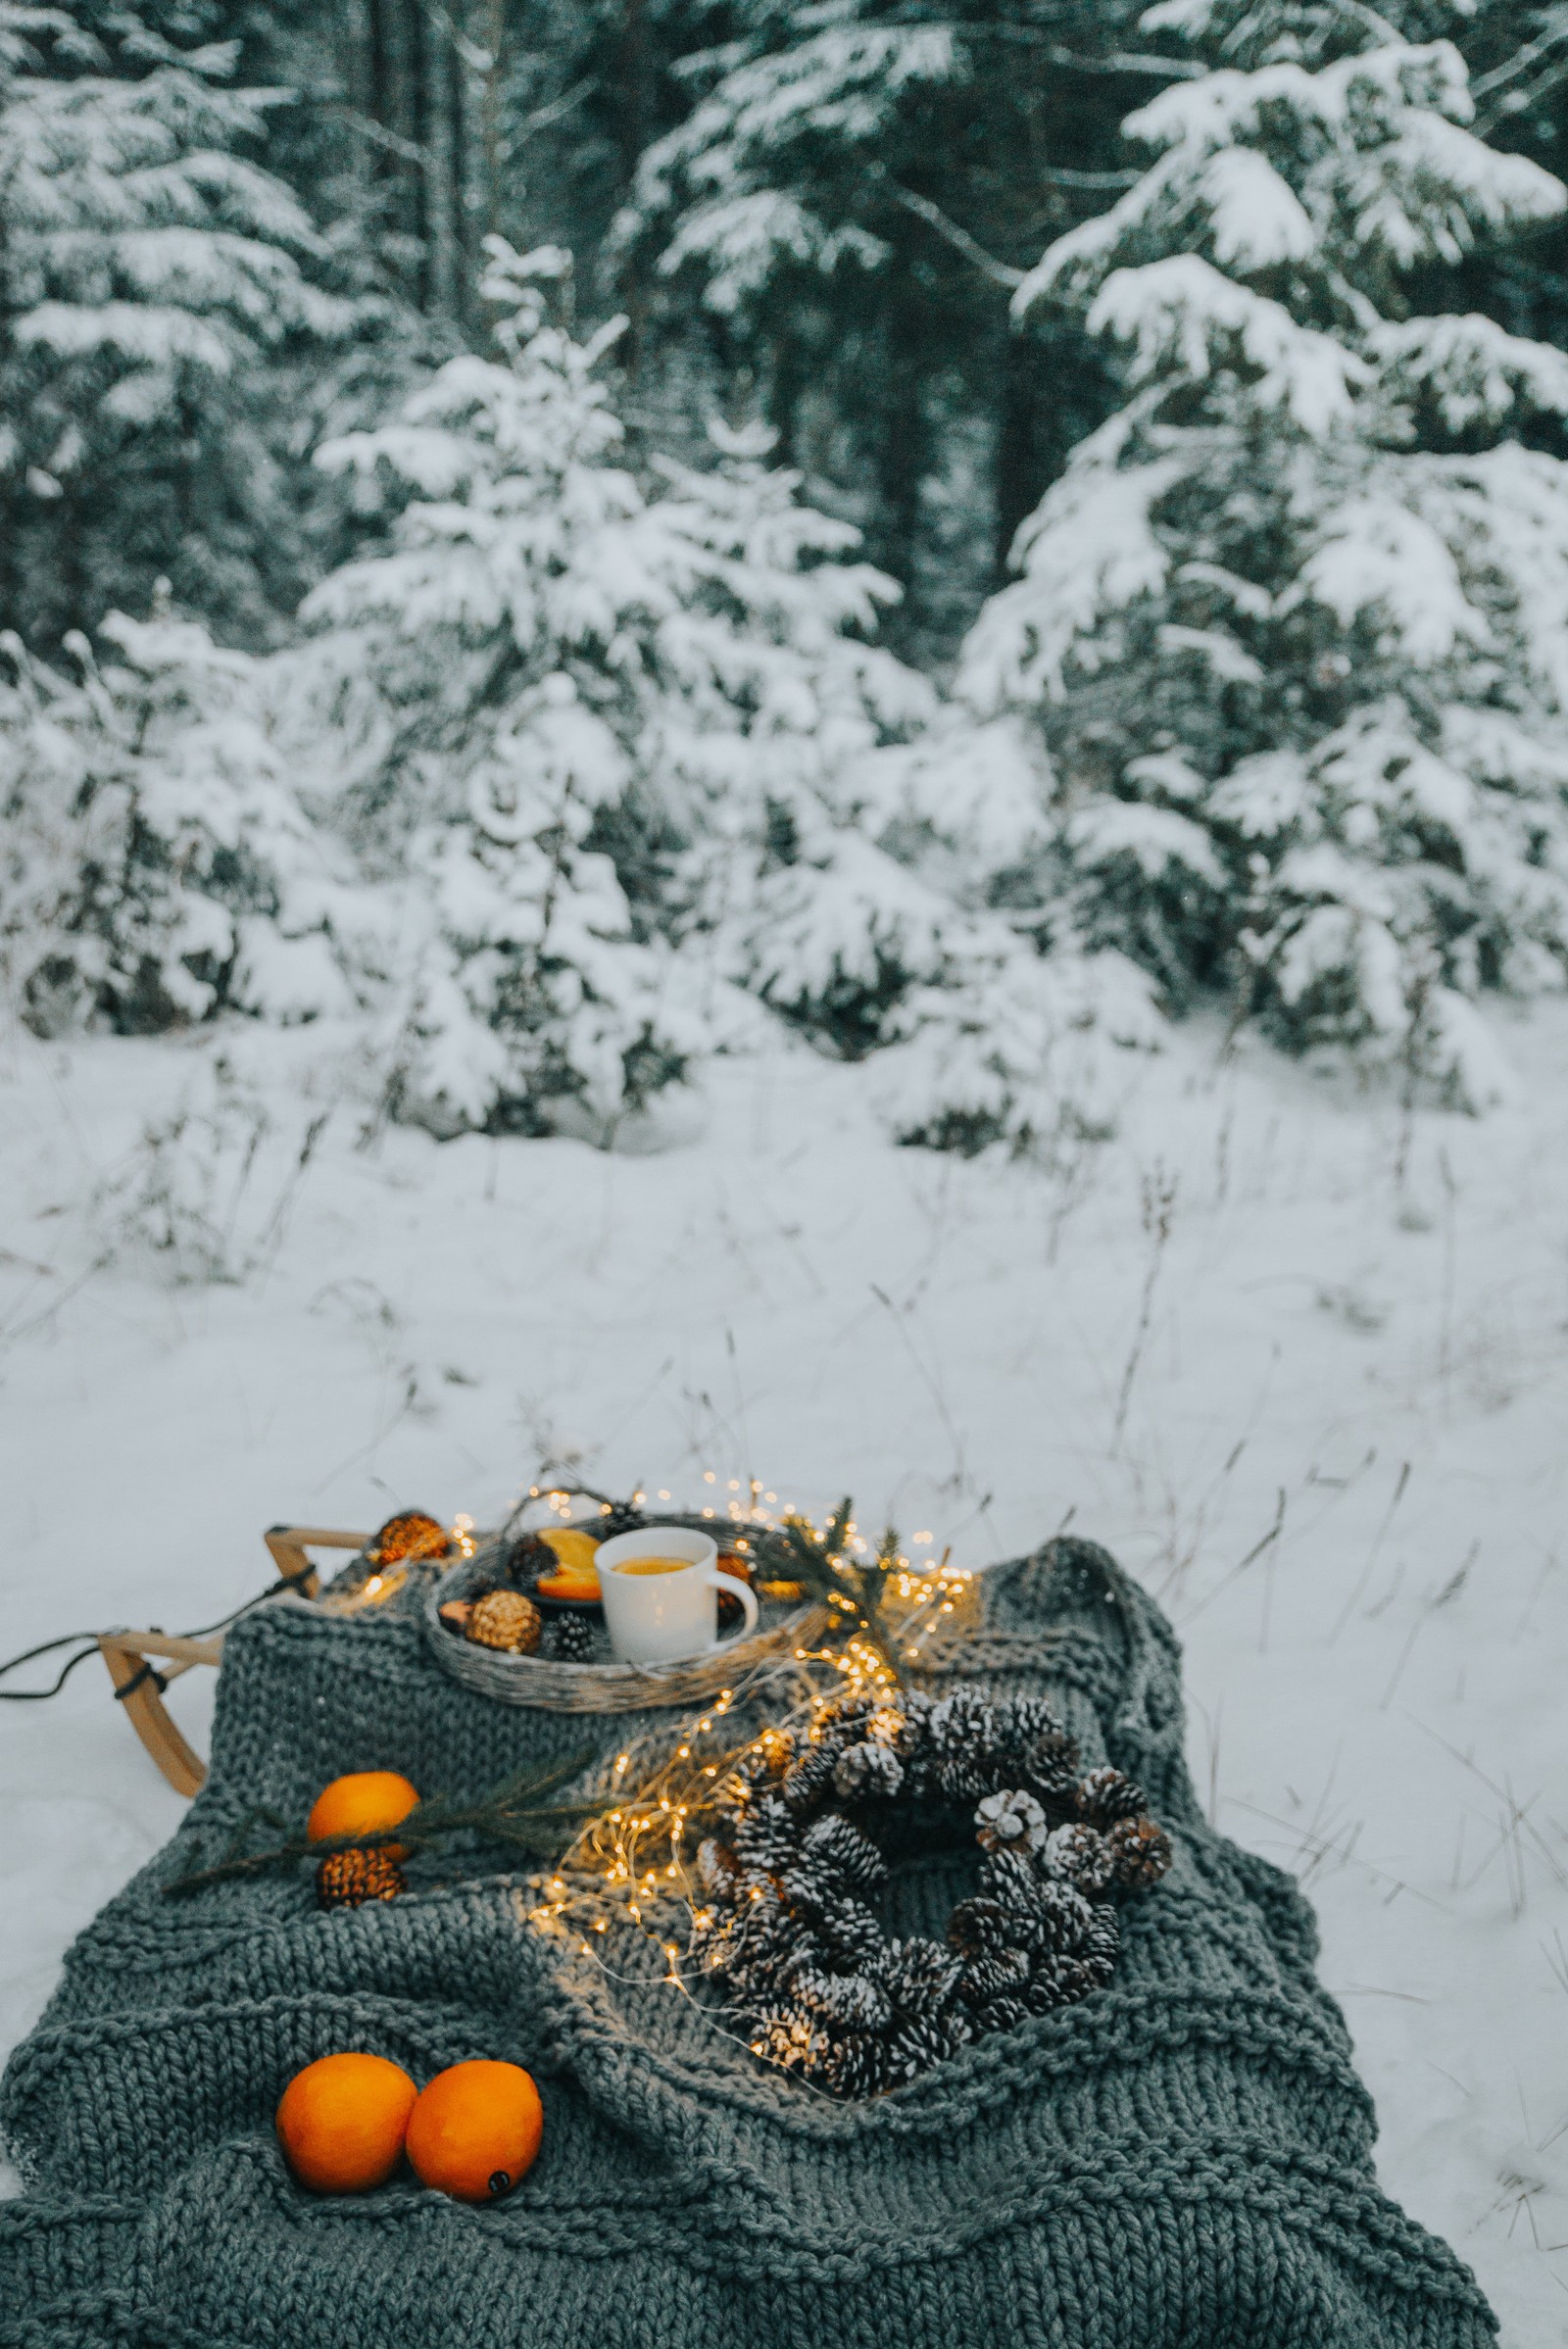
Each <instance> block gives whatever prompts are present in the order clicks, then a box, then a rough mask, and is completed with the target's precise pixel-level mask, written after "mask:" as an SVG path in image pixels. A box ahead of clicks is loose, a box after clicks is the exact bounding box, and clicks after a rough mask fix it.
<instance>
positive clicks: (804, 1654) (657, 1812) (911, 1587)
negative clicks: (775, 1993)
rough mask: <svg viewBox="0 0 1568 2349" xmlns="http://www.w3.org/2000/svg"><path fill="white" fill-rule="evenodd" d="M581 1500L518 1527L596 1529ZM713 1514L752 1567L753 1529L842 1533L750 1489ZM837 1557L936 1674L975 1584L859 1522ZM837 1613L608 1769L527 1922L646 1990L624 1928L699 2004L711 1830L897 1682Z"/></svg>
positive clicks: (644, 1494) (855, 1612)
mask: <svg viewBox="0 0 1568 2349" xmlns="http://www.w3.org/2000/svg"><path fill="white" fill-rule="evenodd" d="M703 1482H704V1483H705V1485H708V1486H710V1487H713V1486H717V1485H718V1483H719V1480H718V1478H717V1477H716V1475H715V1474H714V1472H712V1471H711V1470H709V1471H705V1472H704V1477H703ZM580 1497H581V1496H580V1495H579V1494H577V1493H574V1492H573V1490H572V1489H571V1488H570V1487H568V1486H565V1485H560V1486H549V1485H544V1486H540V1485H534V1486H530V1487H529V1489H528V1491H527V1493H526V1494H525V1495H520V1496H519V1504H518V1508H517V1510H516V1511H515V1516H517V1515H520V1514H522V1512H523V1511H524V1510H525V1509H526V1507H527V1505H528V1504H529V1503H534V1502H537V1503H542V1504H543V1505H544V1506H545V1507H546V1508H548V1509H549V1510H550V1511H551V1512H552V1513H553V1514H554V1515H556V1516H558V1517H560V1518H562V1519H563V1520H564V1522H567V1523H572V1522H575V1523H578V1524H583V1525H585V1526H587V1525H591V1524H592V1518H591V1517H590V1518H586V1519H585V1518H582V1517H580V1516H579V1517H576V1518H574V1517H573V1513H572V1510H573V1501H574V1500H575V1499H580ZM672 1499H673V1496H672V1494H671V1493H670V1492H669V1491H668V1490H667V1489H663V1488H660V1489H655V1490H654V1491H652V1492H650V1491H647V1490H645V1489H643V1488H639V1489H638V1491H637V1492H636V1493H633V1495H632V1501H633V1504H634V1505H635V1506H637V1507H643V1506H645V1505H649V1504H652V1505H655V1506H657V1505H658V1504H659V1503H660V1502H665V1503H670V1502H672ZM611 1505H612V1504H610V1503H609V1502H601V1503H599V1504H598V1506H599V1510H600V1513H601V1514H604V1515H608V1514H609V1513H610V1510H611ZM775 1511H776V1512H777V1514H775V1513H774V1512H775ZM701 1513H702V1515H703V1516H704V1517H705V1518H710V1519H712V1520H715V1521H719V1522H725V1521H727V1524H728V1525H731V1526H734V1527H735V1528H736V1529H737V1531H736V1534H735V1536H734V1538H733V1539H732V1540H731V1541H730V1542H728V1543H727V1546H730V1547H732V1548H733V1549H734V1550H735V1552H736V1553H737V1554H739V1555H741V1556H743V1557H744V1556H746V1555H747V1553H748V1542H747V1539H746V1536H745V1534H743V1533H741V1532H740V1531H739V1529H740V1528H741V1527H743V1526H745V1527H749V1528H757V1529H761V1528H765V1529H768V1530H770V1531H778V1530H779V1529H780V1528H781V1527H782V1526H784V1525H786V1524H793V1525H794V1526H796V1527H797V1528H799V1529H800V1530H801V1531H803V1532H805V1533H807V1534H808V1535H809V1538H810V1539H811V1540H812V1541H813V1542H816V1543H818V1544H819V1545H823V1546H824V1547H825V1545H826V1543H827V1542H828V1539H829V1533H830V1530H831V1523H832V1521H830V1524H829V1525H825V1526H824V1525H817V1524H815V1523H814V1522H812V1521H811V1520H809V1519H808V1518H806V1517H805V1516H804V1514H803V1513H802V1512H800V1511H798V1510H796V1509H794V1508H793V1507H792V1506H791V1505H790V1504H789V1503H788V1502H787V1501H782V1500H781V1499H780V1496H779V1494H778V1493H776V1492H774V1491H772V1490H770V1489H767V1488H764V1487H762V1486H761V1485H760V1484H759V1483H758V1482H756V1481H753V1482H752V1483H751V1484H750V1485H745V1484H742V1483H741V1481H740V1480H739V1479H731V1480H729V1483H728V1488H727V1492H726V1493H725V1495H724V1498H723V1500H722V1502H719V1501H718V1500H716V1499H715V1501H714V1502H713V1503H711V1504H709V1505H707V1506H705V1507H703V1509H702V1512H701ZM933 1542H934V1536H933V1535H932V1534H931V1533H930V1532H929V1531H925V1532H920V1533H917V1534H916V1535H914V1536H913V1538H912V1545H913V1544H918V1545H926V1544H931V1543H933ZM838 1554H843V1555H845V1556H847V1557H853V1558H854V1559H855V1560H856V1561H857V1562H858V1563H860V1564H864V1563H866V1562H868V1561H872V1560H876V1561H878V1562H879V1564H880V1566H881V1570H882V1572H883V1573H884V1574H885V1575H886V1576H887V1585H886V1599H885V1603H888V1602H891V1606H892V1620H893V1623H894V1627H895V1628H894V1632H893V1638H894V1639H895V1640H896V1642H897V1648H898V1656H899V1662H900V1664H901V1666H903V1665H907V1666H911V1667H914V1668H916V1669H918V1667H919V1666H920V1664H921V1663H922V1662H928V1661H930V1660H931V1656H930V1649H931V1642H932V1640H933V1639H937V1638H939V1637H940V1635H941V1634H942V1633H943V1632H945V1631H948V1630H949V1629H950V1628H951V1627H953V1626H954V1619H955V1618H956V1617H957V1616H959V1615H960V1614H961V1613H963V1612H964V1611H965V1609H966V1605H967V1604H968V1603H969V1602H972V1600H973V1596H974V1578H973V1576H972V1575H971V1574H970V1573H968V1572H967V1571H966V1570H964V1569H962V1568H958V1567H955V1566H953V1565H951V1564H950V1562H949V1553H948V1552H947V1551H946V1550H944V1551H943V1552H942V1554H941V1556H940V1557H938V1558H935V1559H933V1560H932V1561H930V1562H929V1563H927V1562H925V1561H920V1562H918V1563H917V1562H916V1561H915V1559H914V1558H913V1557H911V1556H910V1555H909V1554H908V1553H907V1552H906V1551H904V1550H902V1549H899V1548H896V1547H892V1546H889V1547H888V1548H887V1549H886V1550H879V1549H876V1548H874V1547H873V1545H872V1544H871V1543H869V1542H867V1541H866V1540H865V1538H864V1536H863V1535H862V1534H861V1533H860V1532H859V1530H858V1527H857V1526H856V1525H855V1524H854V1522H853V1520H851V1521H850V1522H849V1524H848V1526H847V1527H846V1529H845V1532H844V1549H843V1552H842V1553H835V1552H832V1551H829V1552H828V1553H827V1562H828V1563H829V1565H830V1566H832V1565H833V1564H835V1563H836V1557H837V1555H838ZM760 1588H761V1590H763V1591H764V1592H765V1591H766V1590H768V1588H769V1586H768V1585H767V1584H766V1583H762V1584H761V1585H760ZM825 1610H831V1612H832V1614H833V1616H834V1617H836V1620H835V1621H834V1622H833V1623H832V1624H831V1626H830V1628H829V1629H828V1630H827V1631H826V1632H824V1633H823V1634H822V1635H821V1639H822V1642H823V1643H822V1644H818V1645H814V1646H806V1645H801V1646H798V1647H796V1648H795V1649H794V1650H793V1651H792V1652H791V1653H789V1654H788V1655H786V1656H784V1657H782V1658H780V1657H778V1656H777V1655H773V1656H769V1657H767V1658H766V1659H764V1660H763V1661H762V1662H761V1663H760V1664H759V1665H757V1666H756V1667H754V1668H753V1669H752V1670H751V1671H750V1672H748V1673H746V1674H745V1675H739V1676H737V1678H736V1682H735V1685H734V1686H733V1687H731V1688H720V1689H719V1690H718V1692H717V1693H716V1695H714V1696H713V1697H712V1698H711V1700H710V1701H709V1702H708V1703H706V1704H705V1705H704V1706H703V1707H702V1708H701V1709H700V1710H699V1711H696V1712H694V1713H693V1714H692V1716H691V1717H690V1718H689V1719H688V1720H686V1721H685V1722H683V1723H682V1724H681V1726H680V1728H679V1729H678V1730H677V1731H675V1732H674V1733H670V1732H668V1731H663V1732H656V1733H653V1734H651V1735H650V1736H649V1737H646V1738H644V1739H643V1740H641V1741H639V1742H638V1743H636V1744H632V1745H629V1746H628V1747H627V1748H626V1749H625V1750H623V1751H621V1752H620V1753H617V1754H616V1756H615V1757H614V1760H613V1763H612V1764H611V1765H610V1769H609V1783H608V1786H607V1789H606V1802H605V1807H604V1809H603V1810H602V1811H600V1812H599V1813H598V1814H597V1815H596V1816H595V1817H593V1818H592V1819H591V1820H590V1821H589V1822H588V1824H587V1825H586V1826H585V1827H584V1828H583V1830H582V1831H581V1833H580V1834H579V1835H578V1836H577V1837H576V1839H575V1841H574V1842H573V1843H572V1844H571V1846H570V1847H569V1849H568V1850H567V1851H566V1852H565V1853H564V1855H563V1858H562V1860H561V1862H560V1863H559V1865H558V1867H557V1868H556V1869H555V1870H554V1871H553V1872H552V1873H551V1874H549V1875H540V1876H534V1877H530V1878H529V1879H527V1880H526V1881H527V1888H528V1893H529V1895H530V1898H529V1903H528V1905H527V1906H526V1908H525V1910H524V1912H523V1913H524V1915H525V1917H526V1919H527V1922H528V1924H529V1926H530V1928H531V1929H532V1930H534V1931H535V1932H537V1933H541V1934H543V1935H545V1936H547V1937H549V1938H551V1939H554V1940H557V1941H559V1942H564V1944H566V1945H567V1946H568V1947H570V1948H574V1949H575V1952H576V1953H577V1955H578V1956H580V1957H581V1958H584V1959H587V1960H588V1961H590V1962H591V1963H592V1964H593V1965H595V1966H596V1967H598V1968H599V1969H601V1970H602V1971H603V1972H604V1974H605V1975H606V1976H607V1977H608V1978H610V1979H614V1980H619V1981H622V1982H629V1981H633V1980H636V1981H641V1980H643V1979H644V1978H643V1977H642V1976H641V1975H632V1974H628V1973H622V1972H621V1971H620V1970H619V1969H618V1968H616V1967H614V1966H613V1949H614V1947H615V1945H616V1943H615V1928H616V1926H617V1924H621V1925H624V1926H626V1927H629V1928H631V1929H632V1930H634V1931H636V1932H638V1933H640V1934H641V1935H643V1936H644V1938H645V1939H646V1940H647V1941H649V1942H651V1943H653V1944H654V1945H656V1946H657V1947H658V1948H659V1950H660V1951H661V1953H662V1980H663V1981H664V1982H667V1983H668V1984H669V1985H670V1986H671V1987H672V1988H674V1989H676V1990H677V1991H679V1992H681V1993H683V1994H685V1995H686V1996H688V1997H689V1996H691V1995H692V1985H691V1983H690V1982H689V1981H688V1980H687V1978H686V1974H685V1972H684V1971H683V1966H684V1964H685V1961H686V1960H687V1959H688V1957H689V1954H690V1945H691V1935H692V1933H693V1932H695V1931H698V1930H700V1929H702V1928H703V1927H704V1926H705V1925H706V1924H708V1923H709V1922H711V1919H710V1916H709V1914H708V1911H707V1909H706V1907H705V1903H704V1898H703V1893H702V1887H701V1884H700V1881H699V1880H698V1879H697V1877H696V1875H695V1872H694V1871H695V1858H696V1846H697V1844H698V1843H699V1842H700V1841H701V1839H702V1835H703V1833H704V1832H705V1828H704V1823H705V1821H706V1820H707V1819H708V1818H709V1817H710V1816H711V1814H712V1813H713V1812H714V1811H716V1810H720V1809H724V1808H727V1807H729V1805H730V1804H732V1803H733V1801H734V1799H735V1797H736V1793H737V1790H738V1785H739V1780H738V1777H737V1773H738V1772H739V1771H740V1769H741V1766H742V1765H743V1764H744V1763H745V1762H746V1761H748V1759H750V1758H751V1757H752V1756H754V1755H765V1754H767V1752H768V1749H769V1748H770V1747H772V1748H773V1749H774V1750H775V1751H776V1750H777V1748H778V1745H779V1743H780V1741H782V1740H784V1739H786V1738H791V1737H793V1738H794V1739H795V1740H796V1741H797V1742H799V1741H800V1740H801V1739H802V1738H803V1737H804V1738H809V1737H810V1734H811V1727H812V1724H813V1722H814V1721H815V1720H816V1719H817V1718H818V1717H819V1716H820V1715H821V1714H822V1713H823V1712H824V1711H825V1710H826V1708H827V1707H828V1706H829V1705H830V1704H832V1703H834V1702H835V1701H836V1700H838V1699H840V1698H842V1697H843V1696H845V1695H846V1694H857V1693H863V1692H870V1693H874V1692H875V1691H876V1690H877V1689H879V1688H889V1687H891V1686H893V1685H894V1684H895V1682H896V1680H897V1678H898V1674H897V1673H896V1672H895V1670H894V1667H893V1664H892V1662H891V1661H890V1658H889V1655H888V1653H887V1652H886V1649H885V1646H884V1645H883V1644H879V1643H878V1641H877V1639H874V1638H871V1637H868V1636H867V1633H868V1630H869V1626H868V1624H867V1621H866V1619H865V1618H864V1617H863V1616H862V1614H861V1611H860V1607H859V1604H858V1601H857V1599H856V1598H855V1597H854V1596H853V1595H852V1594H851V1592H850V1591H848V1590H843V1591H839V1592H832V1591H829V1592H828V1593H826V1594H825ZM764 1701H765V1703H766V1709H767V1716H768V1717H767V1719H766V1721H765V1723H763V1724H762V1725H761V1726H760V1727H755V1728H752V1729H750V1730H748V1731H747V1732H746V1733H745V1734H743V1735H742V1736H740V1737H736V1735H735V1730H736V1726H737V1723H736V1716H737V1715H740V1714H746V1715H748V1716H750V1717H751V1718H752V1719H753V1720H754V1721H755V1719H756V1713H757V1710H758V1709H759V1708H760V1706H761V1705H762V1704H763V1703H764ZM672 1736H673V1742H671V1737H672ZM704 2003H705V2009H706V2011H707V2013H708V2014H709V2016H710V2019H711V2020H712V2021H714V2022H715V2023H717V2022H718V2014H717V2013H716V2012H715V2009H714V2007H713V2006H712V2004H711V2002H710V2001H708V2000H705V2002H704ZM719 2027H720V2028H722V2025H721V2024H720V2025H719ZM744 2043H746V2044H748V2045H750V2046H751V2048H752V2052H753V2053H754V2054H758V2055H761V2054H763V2053H764V2052H765V2050H764V2049H763V2047H762V2046H761V2045H760V2043H758V2042H756V2041H753V2040H751V2039H750V2038H749V2037H748V2038H747V2039H746V2041H745V2042H744Z"/></svg>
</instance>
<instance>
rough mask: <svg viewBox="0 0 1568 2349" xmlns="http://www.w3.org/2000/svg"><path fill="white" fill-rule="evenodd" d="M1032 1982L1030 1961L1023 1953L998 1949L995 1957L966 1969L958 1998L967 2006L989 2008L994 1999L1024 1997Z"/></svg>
mask: <svg viewBox="0 0 1568 2349" xmlns="http://www.w3.org/2000/svg"><path fill="white" fill-rule="evenodd" d="M1028 1980H1029V1960H1028V1959H1027V1958H1026V1957H1025V1956H1024V1954H1023V1951H1022V1950H1021V1949H999V1950H998V1951H997V1954H996V1955H995V1957H983V1958H976V1959H975V1960H974V1962H973V1964H972V1965H968V1966H965V1968H964V1970H963V1981H962V1982H961V1983H960V1984H959V1995H960V1997H961V1998H962V1999H963V2002H964V2004H965V2005H966V2006H988V2005H989V2004H990V2002H991V2000H992V1999H993V1998H1000V1997H1003V1996H1006V1997H1009V1998H1017V1997H1020V1996H1021V1995H1022V1992H1023V1987H1024V1984H1025V1983H1026V1982H1028Z"/></svg>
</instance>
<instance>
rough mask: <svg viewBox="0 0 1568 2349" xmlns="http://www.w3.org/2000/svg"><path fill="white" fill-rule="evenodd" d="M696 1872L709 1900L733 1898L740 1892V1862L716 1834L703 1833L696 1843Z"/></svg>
mask: <svg viewBox="0 0 1568 2349" xmlns="http://www.w3.org/2000/svg"><path fill="white" fill-rule="evenodd" d="M697 1874H698V1877H699V1879H700V1881H701V1883H702V1886H703V1890H704V1891H705V1892H706V1893H707V1894H708V1896H709V1898H710V1900H734V1899H735V1898H736V1897H737V1896H738V1894H739V1892H740V1888H741V1864H740V1862H739V1860H738V1859H737V1858H736V1857H735V1854H734V1853H733V1852H732V1851H731V1849H730V1847H729V1845H728V1844H727V1843H721V1842H720V1841H719V1840H718V1837H717V1836H716V1835H705V1836H704V1837H703V1839H702V1841H701V1842H700V1843H699V1844H698V1846H697Z"/></svg>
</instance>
